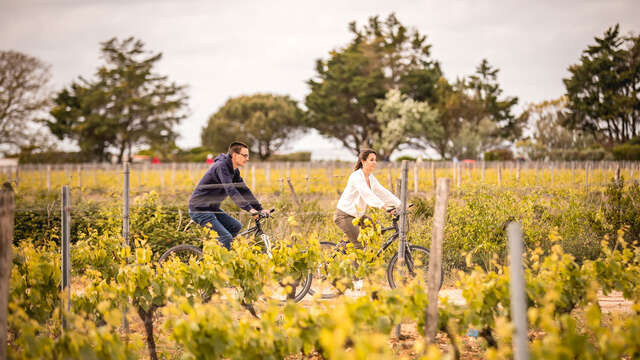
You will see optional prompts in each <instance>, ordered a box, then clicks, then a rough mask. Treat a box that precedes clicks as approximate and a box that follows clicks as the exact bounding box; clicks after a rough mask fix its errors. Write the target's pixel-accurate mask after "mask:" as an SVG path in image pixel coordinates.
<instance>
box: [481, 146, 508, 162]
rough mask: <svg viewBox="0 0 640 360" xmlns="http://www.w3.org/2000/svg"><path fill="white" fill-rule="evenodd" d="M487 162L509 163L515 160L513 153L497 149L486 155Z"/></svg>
mask: <svg viewBox="0 0 640 360" xmlns="http://www.w3.org/2000/svg"><path fill="white" fill-rule="evenodd" d="M484 160H485V161H509V160H513V151H511V150H509V149H495V150H490V151H487V152H485V153H484Z"/></svg>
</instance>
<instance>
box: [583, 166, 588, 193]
mask: <svg viewBox="0 0 640 360" xmlns="http://www.w3.org/2000/svg"><path fill="white" fill-rule="evenodd" d="M584 191H586V192H589V163H588V162H585V163H584Z"/></svg>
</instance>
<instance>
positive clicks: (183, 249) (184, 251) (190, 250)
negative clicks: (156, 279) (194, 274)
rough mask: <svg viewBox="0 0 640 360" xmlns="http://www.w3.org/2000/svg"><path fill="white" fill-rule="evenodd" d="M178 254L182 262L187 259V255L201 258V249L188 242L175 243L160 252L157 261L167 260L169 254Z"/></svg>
mask: <svg viewBox="0 0 640 360" xmlns="http://www.w3.org/2000/svg"><path fill="white" fill-rule="evenodd" d="M172 255H174V256H180V260H182V261H183V262H184V260H186V259H188V257H189V256H195V257H196V259H197V260H202V258H203V256H202V250H200V248H199V247H197V246H194V245H189V244H181V245H176V246H174V247H172V248H170V249H169V250H167V251H165V252H164V253H162V255H161V256H160V258H159V259H158V263H160V264H162V263H163V262H165V261H167V260H169V257H170V256H172Z"/></svg>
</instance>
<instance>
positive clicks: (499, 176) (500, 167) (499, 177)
mask: <svg viewBox="0 0 640 360" xmlns="http://www.w3.org/2000/svg"><path fill="white" fill-rule="evenodd" d="M498 186H502V162H499V163H498Z"/></svg>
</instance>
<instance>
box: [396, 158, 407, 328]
mask: <svg viewBox="0 0 640 360" xmlns="http://www.w3.org/2000/svg"><path fill="white" fill-rule="evenodd" d="M408 180H409V166H408V162H407V160H402V178H400V181H399V182H400V184H399V185H400V191H399V194H398V195H399V196H400V210H399V211H400V237H399V239H398V265H397V266H398V268H399V269H402V267H403V266H405V261H404V258H405V249H406V246H407V192H408V185H409V181H408ZM400 330H401V324H398V326H397V327H396V336H397V337H400Z"/></svg>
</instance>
